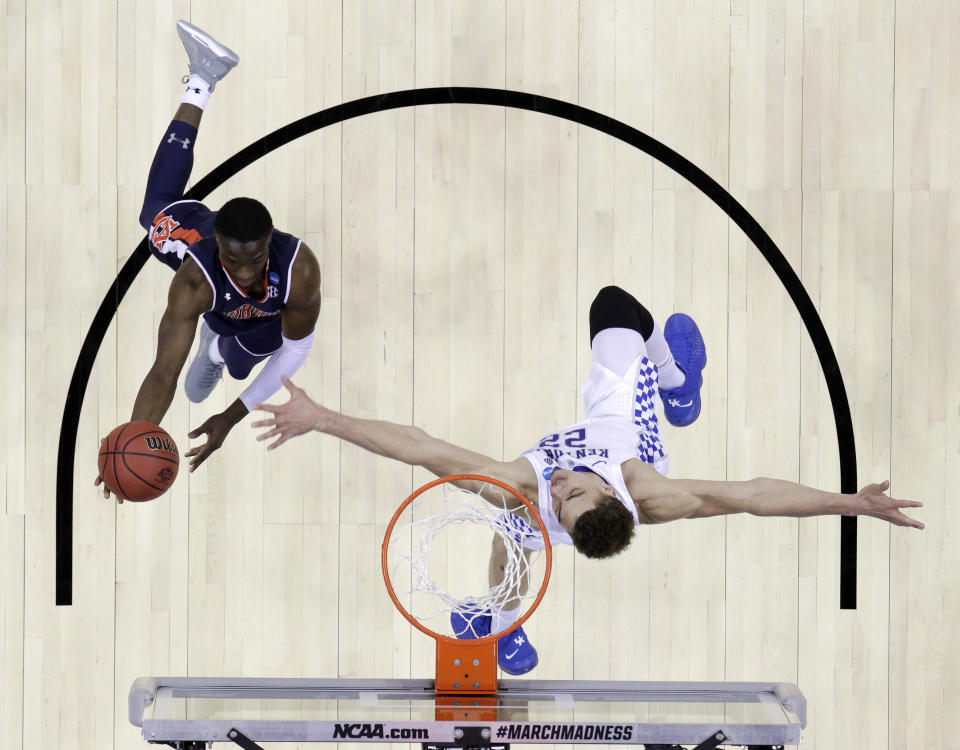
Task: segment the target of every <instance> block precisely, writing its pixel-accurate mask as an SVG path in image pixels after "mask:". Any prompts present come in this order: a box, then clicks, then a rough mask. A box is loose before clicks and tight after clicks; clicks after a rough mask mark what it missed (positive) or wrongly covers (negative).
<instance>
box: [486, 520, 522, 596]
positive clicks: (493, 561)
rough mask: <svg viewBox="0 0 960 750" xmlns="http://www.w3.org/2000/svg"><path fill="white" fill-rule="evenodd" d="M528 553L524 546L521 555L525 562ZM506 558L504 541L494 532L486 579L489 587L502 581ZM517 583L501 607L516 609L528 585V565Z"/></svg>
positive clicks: (504, 573) (504, 574)
mask: <svg viewBox="0 0 960 750" xmlns="http://www.w3.org/2000/svg"><path fill="white" fill-rule="evenodd" d="M530 554H531V552H530V550H528V549H526V548H524V550H523V556H524V559H525V560H526V562H527V563H529V562H530ZM507 558H508V555H507V545H506V543H505V542H504V541H503V539H502V538H501V537H500V535H499V534H494V535H493V546H492V548H491V550H490V568H489V579H488V580H489V583H490V587H491V588H492V587H494V586H499V585H500V584H501V583H503V580H504V578H505V576H506V571H507ZM518 583H519V585H518V586H516V587H515V588H514V590H513V592H512V593H511V596H510V598H509V599H507V600H506V601H505V602H504V604H503V609H505V610H510V609H516V608H517V607H519V606H520V604H521V600H522V597H524V596H525V595H526V593H527V589H528V588H529V587H530V572H529V568H528V567H525V569H524V573H523V575H522V576H521V577H520V581H519V582H518Z"/></svg>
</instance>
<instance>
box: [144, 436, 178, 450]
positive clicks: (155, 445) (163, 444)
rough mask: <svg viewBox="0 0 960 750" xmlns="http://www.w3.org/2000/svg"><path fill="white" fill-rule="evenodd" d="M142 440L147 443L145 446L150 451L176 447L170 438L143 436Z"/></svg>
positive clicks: (174, 448)
mask: <svg viewBox="0 0 960 750" xmlns="http://www.w3.org/2000/svg"><path fill="white" fill-rule="evenodd" d="M143 440H144V442H145V443H146V444H147V447H148V448H149V449H150V450H152V451H174V452H175V451H176V450H177V449H176V447H175V446H174V444H173V441H172V440H168V439H167V438H162V437H154V436H150V437H145V438H144V439H143Z"/></svg>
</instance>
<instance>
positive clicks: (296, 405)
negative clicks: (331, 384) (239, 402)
mask: <svg viewBox="0 0 960 750" xmlns="http://www.w3.org/2000/svg"><path fill="white" fill-rule="evenodd" d="M281 380H282V381H283V385H284V386H285V387H286V389H287V391H288V392H289V393H290V400H289V401H287V403H285V404H280V406H273V405H271V404H257V406H255V407H254V408H255V409H257V410H258V411H265V412H269V413H270V414H272V415H273V417H272V418H268V419H261V420H259V421H257V422H254V423H253V424H251V425H250V426H251V427H269V428H270V429H269V430H267V432H264V433H261V434H260V435H257V440H269V439H270V438H272V437H276V438H277V439H276V440H274V441H273V442H272V443H270V445H268V446H267V450H269V451H272V450H273V449H274V448H277V447H279V446H281V445H283V444H284V443H285V442H287V441H288V440H289V439H290V438H292V437H296V436H297V435H302V434H303V433H305V432H309V431H310V430H315V429H319V423H320V417H321V416H322V414H323V412H324V411H325V409H324V408H323V407H322V406H320V404H318V403H317V402H316V401H314V400H313V399H312V398H310V397H309V396H308V395H307V392H306V391H305V390H303V388H298V387H297V386H295V385H294V384H293V383H292V382H291V381H290V379H289V378H288V377H287V376H286V375H283V376H281Z"/></svg>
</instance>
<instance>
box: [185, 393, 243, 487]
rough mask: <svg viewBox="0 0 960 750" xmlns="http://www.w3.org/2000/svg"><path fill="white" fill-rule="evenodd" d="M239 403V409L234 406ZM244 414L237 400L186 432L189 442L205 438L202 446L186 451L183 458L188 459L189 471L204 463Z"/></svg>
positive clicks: (241, 405)
mask: <svg viewBox="0 0 960 750" xmlns="http://www.w3.org/2000/svg"><path fill="white" fill-rule="evenodd" d="M237 403H240V408H239V409H238V408H237V407H236V404H237ZM245 413H246V408H245V407H244V406H243V404H242V403H241V402H240V401H239V400H238V401H235V402H234V405H231V406H230V408H228V409H227V410H226V411H224V412H221V413H220V414H214V415H213V416H212V417H210V419H208V420H207V421H206V422H204V423H203V424H202V425H200V426H199V427H198V428H197V429H195V430H194V431H193V432H188V433H187V437H188V438H190V439H191V440H192V439H194V438H198V437H200V436H201V435H206V436H207V442H205V443H204V444H203V445H197V446H194V447H193V448H191V449H190V450H188V451H187V452H186V453H185V454H184V456H185V457H186V458H189V459H190V471H193V470H194V469H196V468H197V467H198V466H199V465H200V464H202V463H203V462H204V461H206V460H207V459H208V458H209V457H210V454H211V453H213V452H214V451H215V450H216V449H217V448H219V447H220V446H221V445H223V441H224V440H226V438H227V435H228V434H230V430H232V429H233V426H234V425H235V424H236V423H237V422H239V421H240V419H241V418H242V414H245Z"/></svg>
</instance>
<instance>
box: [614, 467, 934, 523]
mask: <svg viewBox="0 0 960 750" xmlns="http://www.w3.org/2000/svg"><path fill="white" fill-rule="evenodd" d="M631 463H632V462H631ZM637 464H640V466H628V467H625V469H626V470H627V472H626V473H627V474H628V475H629V478H628V481H627V486H628V487H629V488H630V493H631V495H632V496H633V499H634V502H635V503H636V506H637V511H638V513H639V514H640V518H641V520H646V521H647V522H648V523H665V522H667V521H676V520H678V519H680V518H709V517H711V516H719V515H725V514H732V513H750V514H751V515H754V516H787V517H793V518H804V517H808V516H826V515H842V516H871V517H873V518H878V519H880V520H882V521H887V522H888V523H892V524H894V525H895V526H910V527H912V528H915V529H923V528H924V525H923V524H922V523H920V522H919V521H916V520H914V519H912V518H910V517H909V516H906V515H904V514H903V513H902V512H901V509H902V508H921V507H923V503H919V502H916V501H914V500H898V499H896V498H892V497H889V496H887V495H886V494H885V493H886V490H887V489H888V488H889V487H890V482H882V483H881V484H868V485H867V486H866V487H864V488H863V489H861V490H860V491H859V492H857V493H856V494H852V495H846V494H842V493H838V492H825V491H823V490H818V489H815V488H813V487H807V486H805V485H802V484H797V483H796V482H786V481H783V480H780V479H767V478H758V479H750V480H748V481H745V482H712V481H706V480H698V479H667V478H666V477H663V476H660V475H659V474H657V473H656V471H654V470H653V469H652V468H650V467H648V466H646V465H643V464H642V463H641V462H640V461H637Z"/></svg>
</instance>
